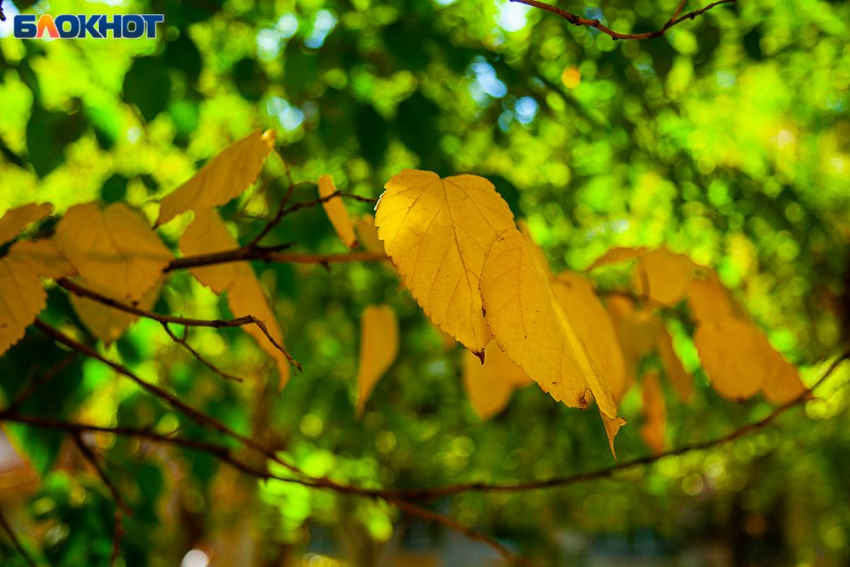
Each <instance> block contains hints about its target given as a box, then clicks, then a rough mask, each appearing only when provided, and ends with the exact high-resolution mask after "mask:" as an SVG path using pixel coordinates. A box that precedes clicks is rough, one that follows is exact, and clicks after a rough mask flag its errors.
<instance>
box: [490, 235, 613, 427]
mask: <svg viewBox="0 0 850 567" xmlns="http://www.w3.org/2000/svg"><path fill="white" fill-rule="evenodd" d="M481 296H482V299H483V303H484V308H485V309H486V313H487V323H488V325H489V327H490V330H491V331H492V332H493V336H494V337H495V338H496V341H497V342H498V343H499V346H500V347H501V348H502V350H504V351H505V352H506V353H507V354H508V356H509V357H510V359H511V360H512V361H514V362H515V363H516V364H518V365H519V366H520V367H521V368H522V369H523V370H525V372H526V373H527V374H528V375H529V376H530V377H531V378H532V379H533V380H534V381H536V382H537V383H538V384H539V385H540V387H541V388H543V390H545V391H547V392H549V393H550V394H551V396H552V397H553V398H555V399H556V400H558V401H563V402H564V403H565V404H567V405H568V406H572V407H581V408H583V407H586V406H587V395H586V392H587V391H588V390H590V391H591V392H592V393H593V396H594V398H595V399H596V402H597V404H599V408H600V410H601V411H602V413H603V414H605V416H607V417H609V418H614V417H616V415H617V413H616V404H615V403H614V400H613V398H612V397H611V390H610V387H609V384H608V381H607V380H606V379H605V377H604V376H603V375H602V374H601V372H600V370H599V368H598V366H597V365H596V364H595V363H594V361H593V360H592V359H591V354H590V353H589V352H588V349H587V347H586V345H585V344H584V342H583V341H582V339H581V338H580V337H579V335H578V334H577V332H576V329H575V327H574V325H573V324H572V323H571V322H570V321H569V320H568V318H567V315H566V314H565V313H564V309H563V307H562V306H561V304H560V302H559V300H558V298H557V297H556V295H555V292H554V291H553V290H552V286H551V285H550V283H549V279H548V277H547V274H546V271H545V268H544V267H543V266H542V265H541V264H540V261H539V259H538V257H537V254H536V253H535V251H534V244H533V243H532V242H531V241H530V240H529V239H528V238H527V237H525V236H523V235H522V234H520V232H519V231H518V230H516V229H512V230H509V231H507V232H506V233H505V234H504V235H503V236H502V237H500V238H499V239H498V240H497V241H496V243H495V244H494V245H493V247H492V250H491V252H490V255H489V256H488V257H487V261H486V263H485V264H484V269H483V271H482V275H481Z"/></svg>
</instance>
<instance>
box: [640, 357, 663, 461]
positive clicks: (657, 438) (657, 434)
mask: <svg viewBox="0 0 850 567" xmlns="http://www.w3.org/2000/svg"><path fill="white" fill-rule="evenodd" d="M641 393H642V398H643V427H641V429H640V436H641V437H642V438H643V442H644V443H646V446H647V447H649V448H650V449H652V452H653V453H661V452H662V451H664V436H665V429H666V427H667V409H666V407H665V405H664V392H663V391H662V390H661V381H660V380H659V379H658V374H656V373H654V372H650V373H648V374H646V376H644V377H643V388H642V392H641Z"/></svg>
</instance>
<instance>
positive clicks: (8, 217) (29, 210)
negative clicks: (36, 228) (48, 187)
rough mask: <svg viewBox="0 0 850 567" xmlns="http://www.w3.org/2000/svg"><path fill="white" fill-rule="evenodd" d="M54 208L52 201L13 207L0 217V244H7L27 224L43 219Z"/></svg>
mask: <svg viewBox="0 0 850 567" xmlns="http://www.w3.org/2000/svg"><path fill="white" fill-rule="evenodd" d="M52 210H53V205H51V204H50V203H42V204H40V205H36V204H30V205H24V206H22V207H17V208H15V209H11V210H9V211H7V212H6V214H5V215H3V218H0V245H3V244H6V243H7V242H9V241H10V240H12V239H13V238H15V237H16V236H18V235H19V234H20V233H21V231H23V230H24V229H25V228H26V227H27V226H29V225H31V224H32V223H34V222H35V221H38V220H41V219H43V218H44V217H46V216H47V215H49V214H50V212H51V211H52Z"/></svg>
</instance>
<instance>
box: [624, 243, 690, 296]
mask: <svg viewBox="0 0 850 567" xmlns="http://www.w3.org/2000/svg"><path fill="white" fill-rule="evenodd" d="M693 269H694V263H693V262H692V261H691V259H690V258H688V257H687V256H685V255H683V254H674V253H673V252H670V251H669V250H668V249H667V248H658V249H656V250H652V251H650V252H647V253H646V254H644V255H642V256H641V257H640V260H638V270H637V272H636V273H635V287H636V289H637V293H638V295H640V296H642V297H648V298H649V299H651V300H652V301H655V302H657V303H660V304H662V305H667V306H673V305H676V304H677V303H678V302H679V301H681V300H682V298H684V297H685V293H686V292H687V291H688V286H689V285H690V283H691V274H692V272H693Z"/></svg>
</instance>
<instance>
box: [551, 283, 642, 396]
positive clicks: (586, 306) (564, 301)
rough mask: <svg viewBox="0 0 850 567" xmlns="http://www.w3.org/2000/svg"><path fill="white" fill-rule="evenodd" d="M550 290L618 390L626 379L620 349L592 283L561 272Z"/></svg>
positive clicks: (610, 384) (615, 333) (608, 317)
mask: <svg viewBox="0 0 850 567" xmlns="http://www.w3.org/2000/svg"><path fill="white" fill-rule="evenodd" d="M552 289H553V290H554V291H555V296H556V297H557V298H558V301H559V303H560V305H561V308H563V310H564V313H565V314H566V316H567V320H568V321H569V322H570V323H572V325H573V328H574V329H575V330H576V333H577V334H578V336H579V338H580V339H581V340H582V342H583V343H584V345H585V346H586V347H587V350H588V352H589V353H590V357H591V359H592V360H593V362H594V363H595V364H596V367H597V368H598V369H599V371H600V372H601V373H602V376H603V378H604V379H605V382H606V383H607V384H608V386H609V388H610V389H611V391H612V392H614V391H619V390H621V389H622V388H623V387H624V384H625V381H626V365H625V361H624V359H623V351H622V349H621V348H620V341H619V340H618V339H617V332H616V331H615V329H614V324H613V323H612V322H611V317H610V316H609V315H608V311H606V309H605V306H604V305H602V302H601V301H600V300H599V297H597V295H596V292H595V291H594V289H593V284H592V283H591V282H590V281H589V280H587V279H586V278H584V277H583V276H581V275H579V274H576V273H573V272H563V273H561V274H558V276H557V278H556V279H555V280H554V281H553V282H552ZM614 400H615V401H616V400H617V398H616V397H615V398H614Z"/></svg>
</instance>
